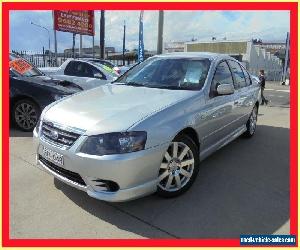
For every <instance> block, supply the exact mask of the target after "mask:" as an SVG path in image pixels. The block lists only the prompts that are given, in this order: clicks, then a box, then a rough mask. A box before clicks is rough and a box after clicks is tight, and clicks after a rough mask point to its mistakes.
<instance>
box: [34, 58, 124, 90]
mask: <svg viewBox="0 0 300 250" xmlns="http://www.w3.org/2000/svg"><path fill="white" fill-rule="evenodd" d="M39 69H40V70H41V71H42V72H43V73H45V74H46V75H49V76H52V77H55V79H59V80H67V81H70V82H73V83H75V84H77V85H78V86H80V87H81V88H82V89H84V90H86V89H92V88H95V87H98V86H100V85H104V84H107V83H110V82H112V81H113V80H115V79H116V78H117V77H118V74H117V73H116V72H115V71H114V70H112V69H110V68H109V67H107V66H105V65H103V64H101V63H99V62H97V60H94V59H68V60H66V61H65V62H64V63H63V64H62V65H61V66H60V67H46V68H39Z"/></svg>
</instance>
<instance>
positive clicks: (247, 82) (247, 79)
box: [242, 67, 251, 86]
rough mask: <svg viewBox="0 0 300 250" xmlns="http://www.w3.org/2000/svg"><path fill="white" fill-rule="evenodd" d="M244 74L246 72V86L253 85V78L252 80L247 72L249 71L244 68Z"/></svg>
mask: <svg viewBox="0 0 300 250" xmlns="http://www.w3.org/2000/svg"><path fill="white" fill-rule="evenodd" d="M242 69H243V72H244V76H245V79H246V86H249V85H251V78H250V75H249V73H248V72H247V70H245V69H244V68H243V67H242Z"/></svg>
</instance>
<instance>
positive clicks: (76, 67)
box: [65, 61, 94, 77]
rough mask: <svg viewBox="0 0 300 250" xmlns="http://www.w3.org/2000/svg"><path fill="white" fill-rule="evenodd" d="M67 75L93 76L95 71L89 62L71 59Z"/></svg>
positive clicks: (66, 71)
mask: <svg viewBox="0 0 300 250" xmlns="http://www.w3.org/2000/svg"><path fill="white" fill-rule="evenodd" d="M65 75H69V76H79V77H93V76H94V75H93V71H92V69H91V68H90V67H89V65H88V64H87V63H84V62H78V61H71V62H69V63H68V65H67V67H66V69H65Z"/></svg>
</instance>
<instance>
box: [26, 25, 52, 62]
mask: <svg viewBox="0 0 300 250" xmlns="http://www.w3.org/2000/svg"><path fill="white" fill-rule="evenodd" d="M30 24H32V25H35V26H37V27H40V28H42V29H44V30H46V31H47V32H48V47H49V56H50V31H49V29H47V28H46V27H44V26H41V25H39V24H36V23H34V22H30Z"/></svg>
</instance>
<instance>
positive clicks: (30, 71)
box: [9, 55, 43, 77]
mask: <svg viewBox="0 0 300 250" xmlns="http://www.w3.org/2000/svg"><path fill="white" fill-rule="evenodd" d="M9 69H10V70H11V71H12V72H14V73H15V74H17V75H21V76H27V77H31V76H42V75H43V73H42V72H41V71H39V70H38V69H37V68H35V67H34V66H33V65H32V64H30V63H29V62H27V61H26V60H25V59H23V58H22V57H17V56H14V55H10V57H9Z"/></svg>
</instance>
